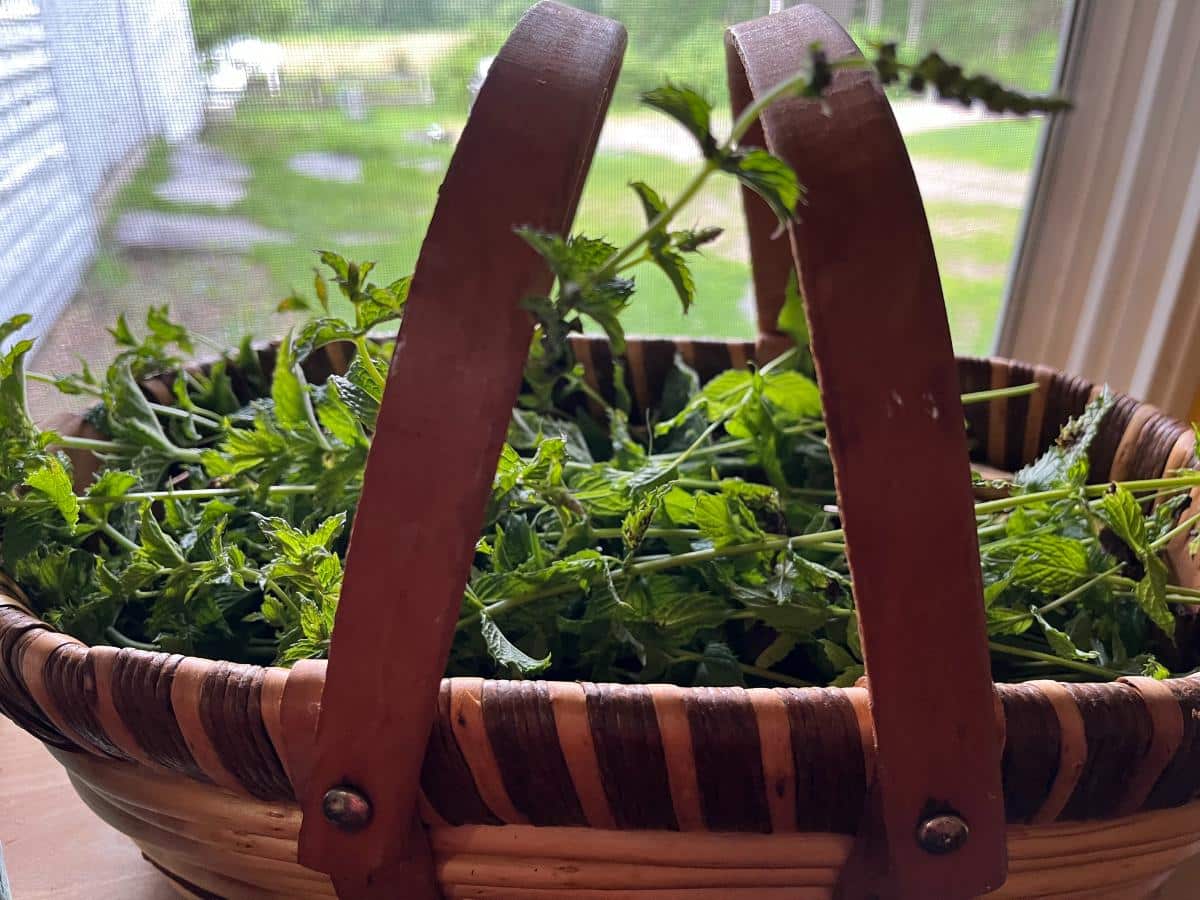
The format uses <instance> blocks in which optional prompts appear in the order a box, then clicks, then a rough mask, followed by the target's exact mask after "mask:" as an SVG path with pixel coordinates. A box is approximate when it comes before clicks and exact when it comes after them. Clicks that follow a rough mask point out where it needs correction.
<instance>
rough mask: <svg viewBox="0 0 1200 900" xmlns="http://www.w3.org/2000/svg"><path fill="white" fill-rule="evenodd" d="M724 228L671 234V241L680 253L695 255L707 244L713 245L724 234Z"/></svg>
mask: <svg viewBox="0 0 1200 900" xmlns="http://www.w3.org/2000/svg"><path fill="white" fill-rule="evenodd" d="M724 233H725V229H724V228H697V229H687V230H684V231H673V232H671V241H672V243H674V245H675V249H676V250H678V251H679V252H680V253H695V252H697V251H698V250H699V249H700V248H701V247H703V246H704V245H705V244H711V243H712V242H713V241H715V240H716V239H717V238H719V237H720V236H721V235H722V234H724Z"/></svg>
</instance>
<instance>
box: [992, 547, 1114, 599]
mask: <svg viewBox="0 0 1200 900" xmlns="http://www.w3.org/2000/svg"><path fill="white" fill-rule="evenodd" d="M1019 546H1020V549H1021V555H1020V556H1018V557H1017V559H1016V560H1015V562H1014V563H1013V566H1012V571H1011V581H1012V583H1013V584H1015V585H1017V586H1020V587H1025V588H1029V589H1030V590H1033V591H1037V592H1039V593H1042V594H1051V595H1057V594H1064V593H1066V592H1067V591H1070V590H1071V589H1073V588H1075V587H1078V586H1079V585H1080V584H1082V583H1083V582H1085V581H1087V580H1088V579H1089V578H1091V577H1092V576H1093V575H1094V574H1095V573H1093V572H1092V568H1091V565H1090V564H1089V562H1088V553H1087V547H1086V546H1085V545H1084V544H1083V543H1082V542H1080V541H1077V540H1072V539H1071V538H1065V537H1059V536H1058V535H1051V534H1045V535H1035V536H1033V537H1030V538H1027V539H1025V540H1024V541H1022V542H1021V544H1020V545H1019Z"/></svg>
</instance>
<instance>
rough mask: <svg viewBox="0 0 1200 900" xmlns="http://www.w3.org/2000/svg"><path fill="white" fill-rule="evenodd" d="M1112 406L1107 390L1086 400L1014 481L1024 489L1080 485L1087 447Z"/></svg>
mask: <svg viewBox="0 0 1200 900" xmlns="http://www.w3.org/2000/svg"><path fill="white" fill-rule="evenodd" d="M1112 405H1113V398H1112V395H1111V394H1109V392H1108V391H1104V392H1103V393H1102V394H1101V395H1100V396H1098V397H1096V398H1095V399H1094V400H1092V401H1091V402H1089V403H1088V405H1087V406H1086V407H1085V408H1084V410H1083V412H1082V413H1081V414H1080V415H1079V416H1077V417H1076V418H1073V419H1070V420H1068V422H1067V423H1066V424H1065V425H1064V426H1063V427H1062V430H1061V431H1060V432H1059V434H1058V438H1057V439H1056V440H1055V442H1054V444H1053V446H1051V447H1050V449H1049V450H1047V451H1046V452H1045V453H1043V454H1042V455H1041V456H1039V457H1038V458H1037V459H1036V460H1034V461H1033V462H1032V463H1030V464H1029V465H1027V466H1026V467H1025V468H1023V469H1021V470H1020V471H1019V472H1017V474H1016V476H1015V477H1014V478H1013V484H1014V485H1016V486H1017V487H1018V488H1021V489H1022V490H1023V491H1027V492H1034V491H1047V490H1052V489H1054V488H1060V487H1074V486H1077V485H1081V484H1083V483H1084V482H1085V481H1086V480H1087V474H1088V457H1087V454H1088V449H1089V448H1090V447H1091V446H1092V442H1093V441H1094V440H1095V439H1096V434H1097V433H1098V432H1099V430H1100V423H1101V422H1102V421H1103V420H1104V417H1105V416H1106V415H1107V414H1108V411H1109V410H1110V409H1112Z"/></svg>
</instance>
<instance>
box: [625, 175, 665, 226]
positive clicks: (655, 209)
mask: <svg viewBox="0 0 1200 900" xmlns="http://www.w3.org/2000/svg"><path fill="white" fill-rule="evenodd" d="M629 186H630V187H631V188H633V192H634V193H635V194H637V195H638V199H639V200H640V201H641V202H642V211H643V212H645V214H646V223H647V224H650V223H652V222H653V221H654V220H655V219H657V218H658V217H659V216H660V215H662V214H663V213H664V212H666V211H667V204H666V203H665V202H664V201H663V198H662V197H660V196H659V195H658V192H657V191H655V190H654V188H652V187H650V185H648V184H646V183H645V182H644V181H633V182H630V184H629Z"/></svg>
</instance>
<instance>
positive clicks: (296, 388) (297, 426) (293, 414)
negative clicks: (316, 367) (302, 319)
mask: <svg viewBox="0 0 1200 900" xmlns="http://www.w3.org/2000/svg"><path fill="white" fill-rule="evenodd" d="M271 399H272V400H274V401H275V418H276V420H277V421H278V422H279V426H280V427H281V428H282V429H283V430H284V431H290V432H293V433H295V432H305V431H309V430H311V428H312V420H311V419H310V418H309V406H308V403H309V401H308V384H307V382H306V381H305V380H304V375H303V374H302V373H301V371H300V367H299V365H297V361H296V357H295V356H294V355H293V352H292V336H291V334H290V333H289V334H288V336H287V337H286V338H285V339H284V340H283V341H281V342H280V344H279V356H278V357H277V358H276V360H275V374H274V375H273V376H272V378H271Z"/></svg>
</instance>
